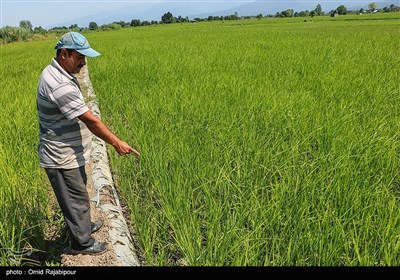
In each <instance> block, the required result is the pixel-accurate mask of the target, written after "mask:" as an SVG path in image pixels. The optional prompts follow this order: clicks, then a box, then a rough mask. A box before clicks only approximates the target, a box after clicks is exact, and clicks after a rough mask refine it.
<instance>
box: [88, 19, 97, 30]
mask: <svg viewBox="0 0 400 280" xmlns="http://www.w3.org/2000/svg"><path fill="white" fill-rule="evenodd" d="M97 28H98V25H97V23H95V22H94V21H91V22H90V23H89V29H90V30H96V29H97Z"/></svg>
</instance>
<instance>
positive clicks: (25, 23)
mask: <svg viewBox="0 0 400 280" xmlns="http://www.w3.org/2000/svg"><path fill="white" fill-rule="evenodd" d="M19 27H21V28H26V29H29V30H30V31H32V27H33V26H32V23H31V22H30V21H29V20H21V21H20V22H19Z"/></svg>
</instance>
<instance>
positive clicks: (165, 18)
mask: <svg viewBox="0 0 400 280" xmlns="http://www.w3.org/2000/svg"><path fill="white" fill-rule="evenodd" d="M161 22H162V23H173V22H174V16H173V15H172V13H171V12H167V13H165V14H164V15H163V16H162V17H161Z"/></svg>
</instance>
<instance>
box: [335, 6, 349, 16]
mask: <svg viewBox="0 0 400 280" xmlns="http://www.w3.org/2000/svg"><path fill="white" fill-rule="evenodd" d="M336 11H337V12H338V14H339V15H345V14H347V8H346V7H345V6H344V5H340V6H339V7H337V8H336Z"/></svg>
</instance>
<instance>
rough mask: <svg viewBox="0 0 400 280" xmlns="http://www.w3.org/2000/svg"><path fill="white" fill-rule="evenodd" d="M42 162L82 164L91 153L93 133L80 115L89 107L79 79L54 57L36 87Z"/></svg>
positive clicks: (66, 166) (64, 165) (66, 165)
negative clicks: (80, 118)
mask: <svg viewBox="0 0 400 280" xmlns="http://www.w3.org/2000/svg"><path fill="white" fill-rule="evenodd" d="M36 105H37V114H38V119H39V145H38V154H39V163H40V166H41V167H44V168H62V169H71V168H77V167H80V166H83V165H84V164H85V163H86V161H87V160H88V159H89V156H90V149H91V139H92V133H91V132H90V130H89V129H88V128H87V127H86V125H85V124H84V123H83V122H82V121H80V120H79V119H78V116H80V115H82V114H84V113H86V112H87V111H89V108H88V106H87V105H86V103H85V101H84V98H83V95H82V91H81V89H80V86H79V82H78V81H77V79H76V77H74V76H72V75H70V74H68V73H67V72H66V71H65V70H64V69H63V68H62V67H61V66H60V65H59V64H58V63H57V61H56V60H55V59H54V58H53V60H52V62H51V64H50V65H48V66H47V67H46V68H45V69H44V70H43V72H42V74H41V76H40V79H39V83H38V88H37V100H36Z"/></svg>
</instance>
